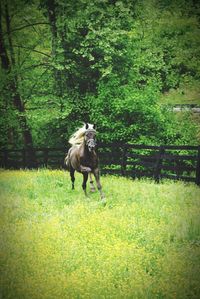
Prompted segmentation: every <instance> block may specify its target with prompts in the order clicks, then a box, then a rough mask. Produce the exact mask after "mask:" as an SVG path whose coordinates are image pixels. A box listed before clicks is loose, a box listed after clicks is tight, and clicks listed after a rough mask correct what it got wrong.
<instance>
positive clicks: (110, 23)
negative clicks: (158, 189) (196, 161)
mask: <svg viewBox="0 0 200 299" xmlns="http://www.w3.org/2000/svg"><path fill="white" fill-rule="evenodd" d="M0 62H1V70H0V95H1V96H0V98H1V100H0V110H1V119H0V127H1V129H0V144H1V147H3V148H22V147H26V148H29V149H32V148H34V147H38V146H50V147H52V146H53V147H55V146H65V145H66V144H67V140H68V138H69V136H70V135H71V134H72V132H73V131H74V130H75V129H76V128H77V127H79V126H80V125H82V122H83V121H85V122H91V123H96V124H97V128H98V139H99V140H102V141H126V142H132V143H141V144H155V145H156V144H191V145H192V144H198V143H199V142H200V137H199V136H200V134H199V131H198V130H199V129H198V123H197V122H195V119H194V118H193V117H192V115H191V114H190V113H183V114H182V115H178V116H177V115H176V114H174V113H173V112H172V110H171V109H170V107H169V105H167V103H165V100H163V96H164V95H166V94H167V93H170V92H171V91H176V90H179V91H180V87H181V86H190V87H191V86H198V83H199V81H200V5H199V4H198V1H195V0H193V1H192V0H176V1H174V0H143V1H139V0H135V1H134V0H133V1H130V0H121V1H115V0H93V1H91V0H76V1H74V0H12V1H11V0H1V1H0ZM161 98H162V101H161V100H160V99H161ZM164 99H165V97H164Z"/></svg>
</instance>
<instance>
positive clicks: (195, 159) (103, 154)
mask: <svg viewBox="0 0 200 299" xmlns="http://www.w3.org/2000/svg"><path fill="white" fill-rule="evenodd" d="M67 150H68V149H67V148H35V149H34V150H33V151H31V150H28V149H17V150H11V149H9V150H8V149H4V150H0V167H1V168H6V169H20V168H38V167H50V168H63V167H64V164H63V162H64V157H65V155H66V153H67ZM97 151H98V155H99V159H100V168H101V173H103V174H106V173H107V174H118V175H122V176H129V177H132V178H141V177H150V178H153V179H154V180H155V181H156V182H159V181H160V180H161V179H162V178H168V179H173V180H184V181H188V182H194V183H196V184H197V185H200V146H185V145H183V146H174V145H168V146H152V145H136V144H134V145H133V144H122V143H110V144H108V143H106V144H105V143H99V144H98V149H97Z"/></svg>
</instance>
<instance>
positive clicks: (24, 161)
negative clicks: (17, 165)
mask: <svg viewBox="0 0 200 299" xmlns="http://www.w3.org/2000/svg"><path fill="white" fill-rule="evenodd" d="M22 167H23V168H26V149H25V148H23V149H22Z"/></svg>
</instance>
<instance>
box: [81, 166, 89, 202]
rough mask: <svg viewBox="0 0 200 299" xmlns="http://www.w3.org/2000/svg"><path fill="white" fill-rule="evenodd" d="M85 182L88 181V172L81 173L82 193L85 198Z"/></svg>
mask: <svg viewBox="0 0 200 299" xmlns="http://www.w3.org/2000/svg"><path fill="white" fill-rule="evenodd" d="M87 180H88V172H84V173H83V184H82V187H83V191H84V192H85V196H87V192H86V184H87Z"/></svg>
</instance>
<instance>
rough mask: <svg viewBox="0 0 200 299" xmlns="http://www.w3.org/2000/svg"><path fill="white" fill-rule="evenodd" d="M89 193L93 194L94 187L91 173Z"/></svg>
mask: <svg viewBox="0 0 200 299" xmlns="http://www.w3.org/2000/svg"><path fill="white" fill-rule="evenodd" d="M90 191H91V192H95V186H94V184H93V180H92V173H91V172H90Z"/></svg>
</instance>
